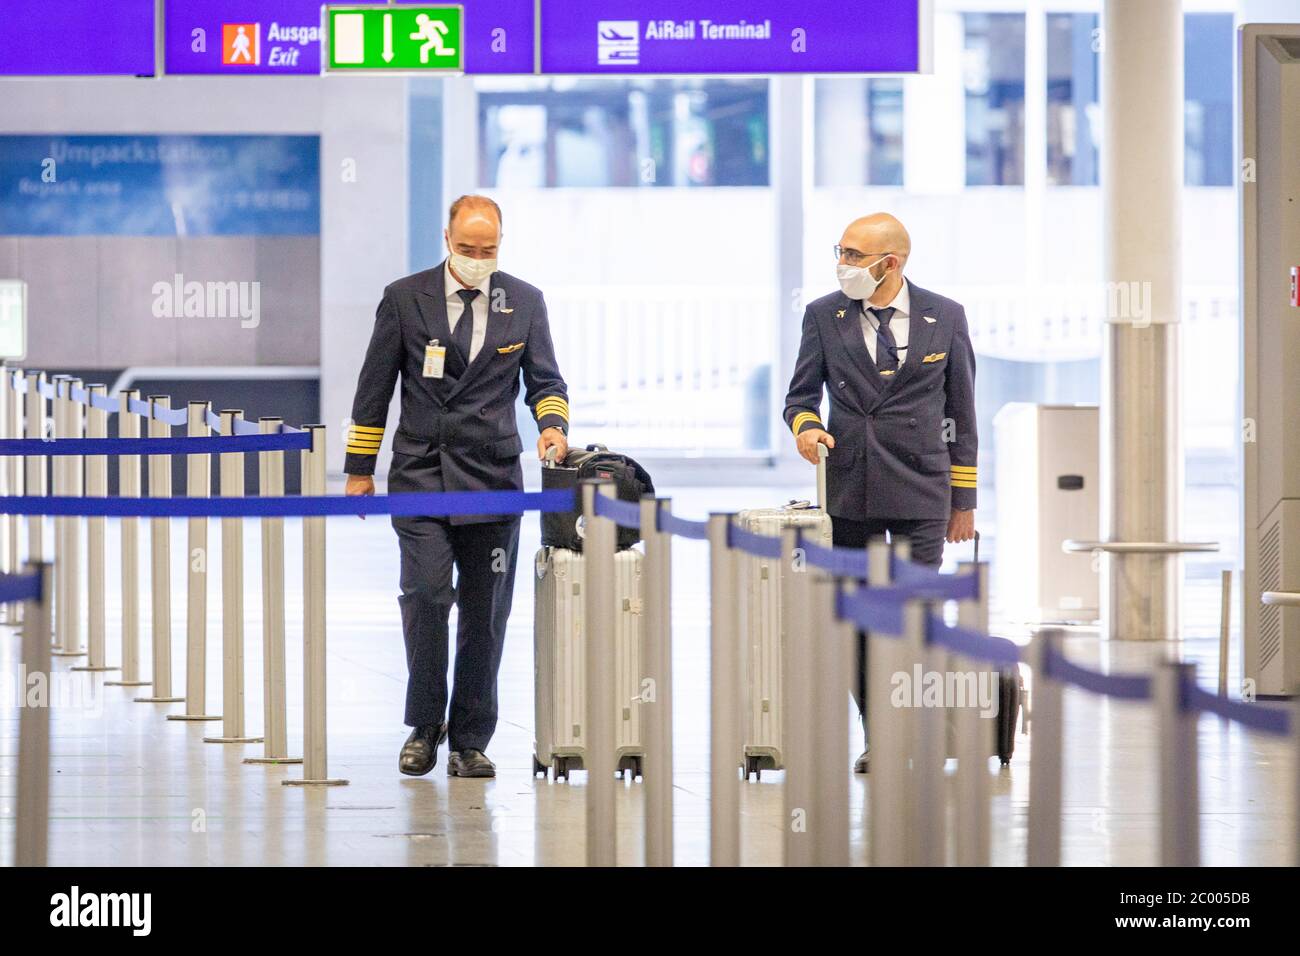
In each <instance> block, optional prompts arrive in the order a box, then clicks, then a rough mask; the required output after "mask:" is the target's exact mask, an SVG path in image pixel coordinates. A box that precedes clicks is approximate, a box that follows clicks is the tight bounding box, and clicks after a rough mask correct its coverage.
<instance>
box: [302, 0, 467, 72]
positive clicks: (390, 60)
mask: <svg viewBox="0 0 1300 956" xmlns="http://www.w3.org/2000/svg"><path fill="white" fill-rule="evenodd" d="M463 14H464V10H463V8H462V7H461V6H459V5H458V4H457V5H442V6H430V7H414V6H407V5H406V4H403V5H402V6H370V7H349V6H326V7H325V30H326V51H327V55H326V56H325V60H324V62H325V71H326V72H327V73H334V72H338V73H342V72H347V71H368V72H417V73H439V72H452V73H457V72H461V71H462V70H463V68H464V67H463V66H462V64H463V62H464V50H463V47H464V42H463V41H464V30H463V23H464V17H463Z"/></svg>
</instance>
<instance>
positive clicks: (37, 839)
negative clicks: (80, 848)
mask: <svg viewBox="0 0 1300 956" xmlns="http://www.w3.org/2000/svg"><path fill="white" fill-rule="evenodd" d="M25 571H26V573H29V574H33V573H34V574H39V575H40V576H41V597H40V600H38V601H27V602H25V603H26V605H27V606H26V609H25V610H24V612H23V669H24V670H25V671H26V673H27V674H28V675H32V674H40V675H42V676H43V677H44V678H45V679H46V680H48V679H49V676H50V654H51V648H50V637H51V635H50V596H51V592H52V591H53V587H54V573H53V568H52V567H51V566H50V565H49V564H44V563H42V564H28V565H27V567H26V569H25ZM49 817H50V708H49V707H24V708H22V713H21V715H20V717H19V719H18V800H17V808H16V811H15V819H14V830H15V843H16V845H15V848H14V865H16V866H45V864H46V847H47V844H48V839H49Z"/></svg>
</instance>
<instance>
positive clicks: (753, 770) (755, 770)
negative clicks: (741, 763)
mask: <svg viewBox="0 0 1300 956" xmlns="http://www.w3.org/2000/svg"><path fill="white" fill-rule="evenodd" d="M750 774H753V775H754V779H755V780H762V779H763V766H762V764H761V763H759V760H758V758H757V757H750V756H746V757H745V779H746V780H748V779H749V776H750Z"/></svg>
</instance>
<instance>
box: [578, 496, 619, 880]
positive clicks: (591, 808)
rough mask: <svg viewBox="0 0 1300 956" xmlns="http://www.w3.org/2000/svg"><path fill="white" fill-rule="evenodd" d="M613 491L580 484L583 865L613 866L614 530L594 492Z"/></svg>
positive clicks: (615, 832)
mask: <svg viewBox="0 0 1300 956" xmlns="http://www.w3.org/2000/svg"><path fill="white" fill-rule="evenodd" d="M598 494H603V495H606V496H608V497H613V496H614V483H613V482H612V481H594V480H589V481H584V482H583V483H582V513H583V541H582V574H583V583H584V586H585V590H586V594H585V596H584V598H583V605H584V613H583V627H582V635H583V640H584V642H585V646H584V653H583V659H584V664H585V666H584V671H585V673H584V675H583V688H584V694H583V697H584V704H585V706H584V708H583V709H584V710H585V711H586V727H585V728H584V731H583V737H584V738H585V739H586V745H585V746H584V748H583V765H584V766H585V767H586V769H587V808H586V809H587V813H586V821H587V865H588V866H616V865H617V863H618V846H617V836H618V829H617V821H616V813H615V809H614V770H615V763H616V761H615V755H614V748H615V746H616V744H615V734H614V725H613V720H614V712H615V710H616V709H617V706H618V704H617V698H616V696H615V684H616V681H615V665H614V633H615V627H616V626H617V616H616V615H617V610H616V608H615V606H614V551H615V544H616V542H615V539H616V537H617V529H616V528H615V526H614V522H613V521H612V520H610V519H609V518H602V517H600V516H599V515H597V514H596V497H595V496H596V495H598Z"/></svg>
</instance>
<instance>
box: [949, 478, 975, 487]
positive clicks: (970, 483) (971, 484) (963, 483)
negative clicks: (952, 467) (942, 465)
mask: <svg viewBox="0 0 1300 956" xmlns="http://www.w3.org/2000/svg"><path fill="white" fill-rule="evenodd" d="M952 486H953V487H954V488H978V487H979V485H978V484H977V483H976V482H973V481H958V480H957V479H956V478H954V479H953V480H952Z"/></svg>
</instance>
